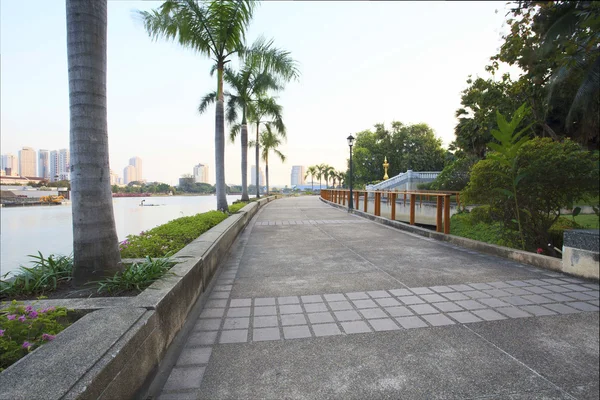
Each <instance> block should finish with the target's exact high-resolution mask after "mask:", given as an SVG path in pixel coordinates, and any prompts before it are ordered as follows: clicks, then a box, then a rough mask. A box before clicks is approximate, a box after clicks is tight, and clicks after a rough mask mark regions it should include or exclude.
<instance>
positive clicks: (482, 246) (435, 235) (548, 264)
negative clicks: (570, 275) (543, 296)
mask: <svg viewBox="0 0 600 400" xmlns="http://www.w3.org/2000/svg"><path fill="white" fill-rule="evenodd" d="M320 199H321V201H322V202H324V203H326V204H329V205H331V206H333V207H336V208H339V209H342V210H347V209H348V208H347V207H346V206H342V205H340V204H336V203H332V202H331V201H328V200H325V199H323V198H320ZM351 213H352V214H355V215H358V216H360V217H363V218H367V219H370V220H371V221H374V222H377V223H379V224H383V225H387V226H391V227H393V228H396V229H400V230H402V231H406V232H411V233H415V234H417V235H421V236H425V237H429V238H432V239H436V240H440V241H444V242H450V243H453V244H456V245H459V246H462V247H466V248H469V249H473V250H477V251H480V252H482V253H487V254H491V255H494V256H498V257H503V258H508V259H511V260H515V261H518V262H520V263H524V264H529V265H533V266H536V267H540V268H544V269H548V270H552V271H560V272H563V264H562V260H559V259H558V258H554V257H549V256H544V255H541V254H534V253H529V252H527V251H522V250H516V249H511V248H509V247H503V246H496V245H494V244H489V243H484V242H480V241H477V240H473V239H467V238H463V237H460V236H455V235H445V234H443V233H441V232H435V231H430V230H429V229H425V228H421V227H418V226H415V225H409V224H407V223H404V222H400V221H392V220H390V219H387V218H383V217H377V216H375V215H372V214H367V213H365V212H363V211H358V210H352V211H351Z"/></svg>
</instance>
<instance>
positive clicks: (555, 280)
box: [540, 279, 565, 285]
mask: <svg viewBox="0 0 600 400" xmlns="http://www.w3.org/2000/svg"><path fill="white" fill-rule="evenodd" d="M540 280H541V281H543V282H547V283H549V284H551V285H563V284H564V283H565V282H564V281H561V280H560V279H540Z"/></svg>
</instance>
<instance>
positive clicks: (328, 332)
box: [312, 324, 342, 337]
mask: <svg viewBox="0 0 600 400" xmlns="http://www.w3.org/2000/svg"><path fill="white" fill-rule="evenodd" d="M312 329H313V331H314V332H315V336H318V337H321V336H333V335H341V334H342V331H340V328H338V326H337V324H317V325H313V326H312Z"/></svg>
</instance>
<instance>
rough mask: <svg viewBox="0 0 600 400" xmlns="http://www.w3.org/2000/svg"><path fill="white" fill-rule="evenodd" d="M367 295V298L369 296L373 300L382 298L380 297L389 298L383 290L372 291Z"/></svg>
mask: <svg viewBox="0 0 600 400" xmlns="http://www.w3.org/2000/svg"><path fill="white" fill-rule="evenodd" d="M367 294H368V295H369V296H371V297H372V298H374V299H379V298H382V297H390V296H391V295H390V294H389V293H388V292H386V291H385V290H373V291H371V292H367Z"/></svg>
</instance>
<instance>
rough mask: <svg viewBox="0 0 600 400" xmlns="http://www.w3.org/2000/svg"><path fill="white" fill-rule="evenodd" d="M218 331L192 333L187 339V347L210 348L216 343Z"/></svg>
mask: <svg viewBox="0 0 600 400" xmlns="http://www.w3.org/2000/svg"><path fill="white" fill-rule="evenodd" d="M218 333H219V331H198V332H192V333H191V334H190V336H188V339H187V345H188V346H190V347H194V346H210V345H211V344H215V342H216V341H217V334H218Z"/></svg>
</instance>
